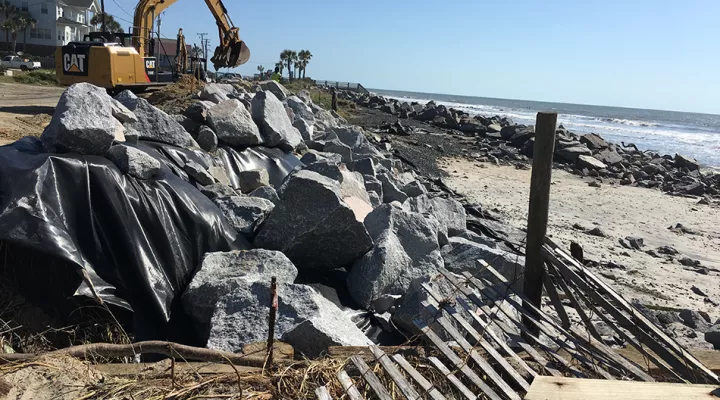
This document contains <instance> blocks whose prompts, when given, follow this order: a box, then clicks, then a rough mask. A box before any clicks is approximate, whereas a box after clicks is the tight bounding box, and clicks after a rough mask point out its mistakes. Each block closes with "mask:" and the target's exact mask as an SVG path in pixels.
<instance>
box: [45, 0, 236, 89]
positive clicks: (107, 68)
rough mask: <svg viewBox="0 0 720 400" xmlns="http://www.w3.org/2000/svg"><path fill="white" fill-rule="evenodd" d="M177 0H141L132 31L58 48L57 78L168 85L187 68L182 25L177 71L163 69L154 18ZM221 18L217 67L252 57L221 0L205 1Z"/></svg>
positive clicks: (122, 85)
mask: <svg viewBox="0 0 720 400" xmlns="http://www.w3.org/2000/svg"><path fill="white" fill-rule="evenodd" d="M176 1H177V0H140V2H139V3H138V4H137V6H136V7H135V17H134V21H133V29H132V34H126V33H123V32H117V33H110V32H92V33H91V34H90V35H86V36H85V38H84V40H83V41H81V42H70V43H68V44H67V45H65V46H62V47H58V49H57V50H56V51H55V65H56V67H55V69H56V77H57V81H58V82H59V83H60V84H63V85H72V84H74V83H79V82H88V83H92V84H93V85H96V86H100V87H104V88H107V89H108V90H109V91H118V90H123V89H133V90H136V91H140V90H144V89H146V88H148V87H151V86H161V85H167V84H169V83H172V82H174V81H175V80H177V79H178V78H179V76H180V75H181V74H183V73H187V72H188V62H187V60H188V57H187V50H186V47H185V45H184V43H185V38H184V36H183V35H182V29H181V30H180V33H179V34H178V49H177V50H178V51H177V62H176V66H175V70H174V71H169V72H162V71H159V70H158V62H157V57H156V56H155V54H154V50H155V49H154V47H155V46H154V40H155V39H154V38H153V33H154V30H153V21H154V20H155V17H156V16H157V15H158V14H160V13H161V12H162V11H164V10H165V9H166V8H168V7H170V6H171V5H173V4H174V3H175V2H176ZM204 1H205V4H206V5H207V7H208V8H209V9H210V11H211V13H212V15H213V17H215V21H216V22H217V26H218V31H219V34H220V45H219V46H217V48H216V49H215V53H214V55H213V57H212V58H211V61H212V63H213V65H214V66H215V69H216V70H217V69H220V68H232V67H237V66H239V65H242V64H244V63H246V62H247V61H248V60H249V59H250V50H249V49H248V47H247V45H245V42H243V41H242V40H240V31H239V29H238V28H237V27H235V26H234V25H233V23H232V21H231V20H230V16H229V15H228V13H227V9H226V8H225V6H224V5H223V3H222V1H221V0H204Z"/></svg>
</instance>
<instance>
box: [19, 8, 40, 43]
mask: <svg viewBox="0 0 720 400" xmlns="http://www.w3.org/2000/svg"><path fill="white" fill-rule="evenodd" d="M35 25H37V20H36V19H35V18H33V16H32V15H31V14H30V13H22V14H21V15H20V29H21V30H22V31H23V51H24V52H27V31H28V28H34V27H35Z"/></svg>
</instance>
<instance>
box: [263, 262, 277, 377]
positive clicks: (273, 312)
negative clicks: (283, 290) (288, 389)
mask: <svg viewBox="0 0 720 400" xmlns="http://www.w3.org/2000/svg"><path fill="white" fill-rule="evenodd" d="M277 310H278V293H277V277H275V276H273V277H272V279H271V280H270V318H269V321H268V340H267V358H266V359H265V365H264V366H263V369H265V368H267V367H271V366H272V363H273V351H274V349H275V320H276V319H277Z"/></svg>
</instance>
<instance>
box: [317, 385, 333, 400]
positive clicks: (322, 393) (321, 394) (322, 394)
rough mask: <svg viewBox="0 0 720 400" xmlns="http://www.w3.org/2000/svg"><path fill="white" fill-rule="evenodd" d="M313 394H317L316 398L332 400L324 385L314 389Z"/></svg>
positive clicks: (318, 399)
mask: <svg viewBox="0 0 720 400" xmlns="http://www.w3.org/2000/svg"><path fill="white" fill-rule="evenodd" d="M315 396H317V400H332V397H330V393H329V392H328V390H327V388H326V387H325V386H320V387H319V388H317V389H315Z"/></svg>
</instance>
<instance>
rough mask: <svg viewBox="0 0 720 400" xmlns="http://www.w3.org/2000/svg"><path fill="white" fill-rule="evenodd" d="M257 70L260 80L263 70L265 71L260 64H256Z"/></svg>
mask: <svg viewBox="0 0 720 400" xmlns="http://www.w3.org/2000/svg"><path fill="white" fill-rule="evenodd" d="M257 70H258V72H260V80H262V78H263V71H265V67H263V66H262V65H258V66H257Z"/></svg>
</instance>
